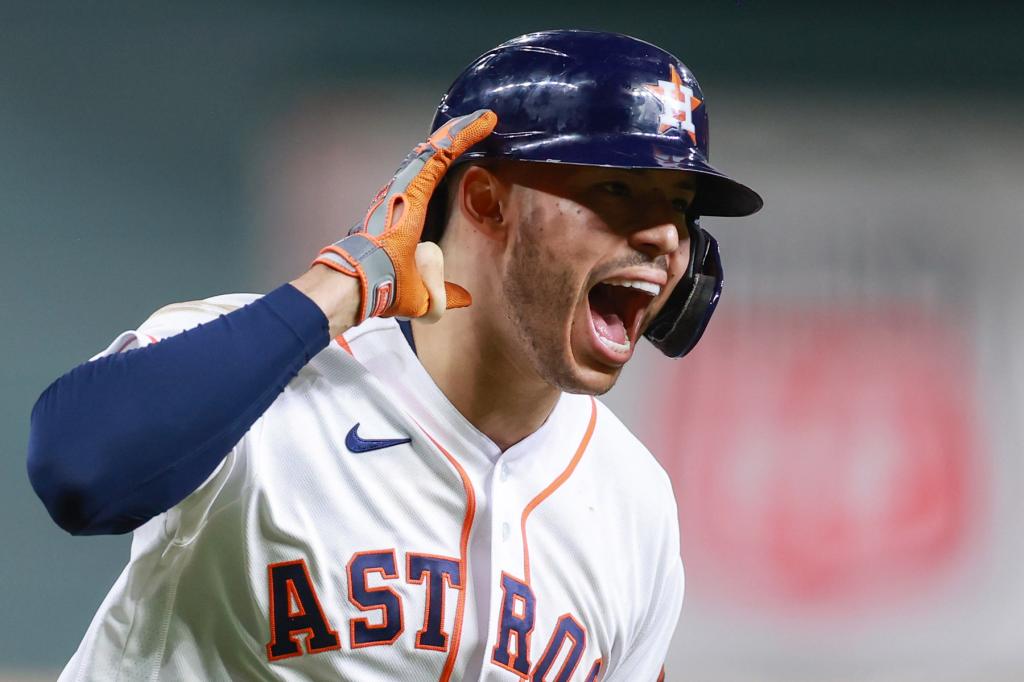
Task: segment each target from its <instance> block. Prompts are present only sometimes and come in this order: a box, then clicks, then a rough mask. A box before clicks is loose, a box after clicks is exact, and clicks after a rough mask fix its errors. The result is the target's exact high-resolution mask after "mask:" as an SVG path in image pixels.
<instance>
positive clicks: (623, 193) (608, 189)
mask: <svg viewBox="0 0 1024 682" xmlns="http://www.w3.org/2000/svg"><path fill="white" fill-rule="evenodd" d="M597 188H598V189H599V190H601V191H602V192H604V193H605V194H610V195H612V196H615V197H628V196H630V195H631V194H632V193H631V192H630V190H629V185H627V184H626V183H624V182H618V181H615V180H609V181H608V182H602V183H599V184H598V185H597Z"/></svg>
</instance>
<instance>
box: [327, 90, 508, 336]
mask: <svg viewBox="0 0 1024 682" xmlns="http://www.w3.org/2000/svg"><path fill="white" fill-rule="evenodd" d="M497 123H498V117H497V116H496V115H495V114H494V112H493V111H490V110H488V109H481V110H479V111H475V112H473V113H472V114H467V115H466V116H460V117H459V118H453V119H452V120H451V121H448V123H445V124H444V125H443V126H441V127H440V128H438V129H437V130H436V131H434V133H433V134H432V135H431V136H430V137H429V138H427V140H426V141H425V142H423V143H422V144H419V145H417V146H416V148H415V149H413V150H412V152H410V153H409V155H408V156H407V157H405V161H404V162H402V165H401V166H400V167H399V169H398V170H397V171H396V172H395V175H394V177H392V178H391V181H390V182H389V183H388V184H386V185H384V187H382V188H381V189H380V191H379V192H377V196H376V197H374V199H373V202H372V203H371V204H370V208H369V210H368V211H367V212H366V218H365V219H364V220H363V222H362V224H359V225H356V226H355V227H353V228H352V229H351V230H349V233H348V236H346V237H344V238H343V239H341V240H340V241H337V242H335V243H334V244H331V245H330V246H327V247H325V248H324V249H323V250H322V251H320V254H319V256H318V257H317V259H316V260H314V261H313V262H314V263H320V264H322V265H326V266H327V267H329V268H332V269H334V270H337V271H338V272H340V273H342V274H345V275H348V276H350V277H355V278H357V279H358V280H359V288H360V292H361V297H362V298H361V302H360V305H359V315H358V318H357V319H356V324H359V323H361V322H362V321H363V320H365V319H366V318H368V317H394V316H400V317H422V316H423V315H425V314H426V313H427V311H428V310H429V308H430V296H429V294H428V293H427V288H426V286H424V284H423V280H422V279H421V277H420V274H419V271H418V270H417V269H416V260H415V253H416V245H417V244H418V243H419V241H420V236H421V235H422V234H423V223H424V221H425V220H426V217H427V205H428V204H429V202H430V196H431V194H433V193H434V190H435V189H436V188H437V185H438V184H439V183H440V182H441V178H442V177H444V174H445V172H446V171H447V170H448V167H449V166H450V165H451V163H452V160H454V159H455V158H457V157H458V156H459V155H460V154H462V153H463V152H465V151H466V150H467V149H469V148H470V147H472V146H473V145H474V144H476V143H477V142H479V141H480V140H482V139H484V138H485V137H487V136H488V135H490V134H491V131H492V130H494V126H495V125H496V124H497ZM444 287H445V293H447V295H448V304H447V308H449V309H451V308H464V307H466V306H468V305H469V304H470V302H471V301H472V298H471V297H470V295H469V292H468V291H466V290H465V289H463V288H462V287H460V286H458V285H457V284H452V283H451V282H445V283H444Z"/></svg>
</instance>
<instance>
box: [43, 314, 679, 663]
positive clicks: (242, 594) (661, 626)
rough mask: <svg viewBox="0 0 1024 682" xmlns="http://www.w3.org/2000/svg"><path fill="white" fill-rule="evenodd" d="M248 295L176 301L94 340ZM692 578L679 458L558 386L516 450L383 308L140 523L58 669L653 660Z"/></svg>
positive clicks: (191, 318)
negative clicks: (675, 480)
mask: <svg viewBox="0 0 1024 682" xmlns="http://www.w3.org/2000/svg"><path fill="white" fill-rule="evenodd" d="M255 298H256V296H254V295H242V294H239V295H230V296H219V297H215V298H211V299H207V300H206V301H200V302H193V303H183V304H177V305H172V306H168V307H167V308H164V309H162V310H161V311H159V312H158V313H157V314H155V315H154V316H153V317H151V318H150V319H149V320H147V321H146V322H145V323H144V324H143V325H142V326H141V328H140V329H139V330H137V331H129V332H125V333H124V334H122V335H121V336H119V337H118V338H117V339H116V340H115V341H114V343H113V344H112V345H111V346H110V347H109V348H108V349H107V350H106V351H105V352H104V353H101V355H103V354H107V353H114V352H118V351H121V350H127V349H129V348H135V347H139V346H144V345H147V344H149V343H152V342H155V341H158V340H159V339H160V338H163V337H166V336H170V335H173V334H176V333H178V332H179V331H181V330H183V329H186V328H189V327H192V326H195V325H196V324H199V323H201V322H205V321H208V320H210V319H213V318H215V317H216V316H217V315H220V314H224V313H226V312H229V311H230V310H233V309H235V308H237V307H239V306H241V305H245V304H246V303H249V302H251V301H252V300H254V299H255ZM252 343H259V339H253V340H252ZM182 381H188V377H182ZM682 597H683V568H682V563H681V561H680V558H679V544H678V523H677V517H676V506H675V500H674V497H673V494H672V489H671V485H670V483H669V479H668V477H667V475H666V474H665V472H664V471H663V470H662V468H661V467H660V466H659V465H658V464H657V462H656V461H655V460H654V458H653V457H652V456H651V455H650V453H649V452H648V451H647V450H646V449H645V448H644V447H643V446H642V445H641V444H640V443H639V442H638V441H637V440H636V438H634V437H633V435H632V434H630V433H629V431H628V430H627V429H626V428H625V427H624V426H623V425H622V424H621V423H620V422H619V421H618V420H617V419H616V418H615V416H614V415H612V413H611V412H610V411H609V410H608V409H607V408H606V407H604V406H603V405H602V404H601V403H600V402H598V401H597V400H595V399H592V398H590V397H588V396H580V395H571V394H562V396H561V397H560V398H559V400H558V403H557V405H556V406H555V409H554V411H553V412H552V414H551V415H550V416H549V417H548V419H547V421H546V422H545V423H544V425H543V426H541V428H540V429H539V430H537V431H536V432H535V433H533V434H532V435H530V436H529V437H527V438H526V439H524V440H523V441H521V442H519V443H517V444H516V445H514V446H512V447H510V448H509V449H507V450H506V451H504V452H501V451H500V450H499V448H498V447H497V446H496V445H495V444H494V443H493V442H491V441H490V440H489V439H488V438H487V437H486V436H485V435H484V434H482V433H480V432H479V431H477V430H476V429H475V428H474V427H473V426H472V424H470V423H469V422H468V421H466V419H465V418H464V417H463V416H462V415H461V414H460V413H459V412H458V411H457V410H456V409H455V408H454V407H453V406H452V405H451V403H449V402H448V400H447V399H446V398H445V396H444V394H443V393H442V392H441V391H440V389H439V388H438V387H437V386H436V385H435V384H434V382H433V381H432V380H431V378H430V376H429V375H428V374H427V372H426V371H425V370H424V368H423V366H422V365H421V364H420V363H419V361H418V360H417V358H416V355H415V353H414V352H413V350H412V349H411V348H410V346H409V344H408V343H407V342H406V340H405V338H404V336H403V334H402V331H401V329H400V327H399V326H398V324H397V323H396V322H395V321H394V320H392V319H371V320H369V321H367V322H365V323H364V324H362V325H360V326H359V327H356V328H353V329H351V330H349V331H348V332H347V333H346V334H345V335H344V338H341V337H339V339H336V340H335V341H334V342H332V343H331V344H330V346H329V347H328V348H327V349H325V350H324V351H322V352H321V353H320V354H318V355H317V356H316V357H315V358H314V359H313V360H312V361H311V362H310V363H309V364H308V365H307V366H306V367H305V368H303V369H302V370H301V371H300V372H299V373H298V375H297V376H296V377H295V378H294V379H293V380H292V381H291V382H290V383H289V384H288V386H287V387H286V388H285V390H284V392H283V393H282V394H281V395H280V396H279V397H278V398H277V400H276V401H275V402H274V403H273V404H272V405H271V406H270V408H269V409H268V410H267V411H266V412H265V413H264V414H263V416H262V417H261V418H260V419H259V420H258V421H257V422H256V423H255V424H254V425H253V426H252V428H251V429H250V430H249V431H248V433H247V434H246V435H245V436H244V437H243V438H242V440H241V441H240V442H239V443H238V444H237V445H236V446H235V447H234V449H232V451H231V452H230V454H228V456H227V457H226V459H225V460H224V461H223V463H222V464H221V465H220V466H219V468H218V469H217V470H216V471H215V472H214V473H213V474H212V475H211V476H210V477H209V478H208V479H207V481H206V482H205V483H204V484H203V485H202V486H201V487H200V488H199V489H198V490H196V491H195V492H194V493H192V494H191V495H190V496H188V497H187V498H186V499H185V500H184V501H182V502H181V503H180V504H178V505H177V506H175V507H174V508H172V509H171V510H169V511H168V512H166V513H164V514H161V515H159V516H157V517H155V518H153V519H151V520H150V521H149V522H147V523H146V524H144V525H143V526H141V527H140V528H138V529H137V530H136V531H135V533H134V538H133V542H132V550H131V558H130V561H129V563H128V565H127V567H126V568H125V569H124V571H123V572H122V574H121V576H120V577H119V578H118V580H117V582H116V583H115V585H114V586H113V588H112V589H111V591H110V593H109V594H108V595H107V597H106V599H105V600H104V601H103V604H102V606H101V607H100V609H99V611H98V613H97V614H96V616H95V617H94V618H93V621H92V624H91V625H90V627H89V630H88V632H87V633H86V635H85V638H84V640H83V641H82V643H81V645H80V646H79V648H78V651H77V652H76V653H75V655H74V657H73V658H72V660H71V661H70V663H69V664H68V666H67V667H66V668H65V670H64V673H63V675H62V676H61V678H60V679H61V680H63V681H69V680H103V681H105V682H115V681H117V680H358V681H361V682H362V681H366V680H435V679H436V680H493V681H495V682H497V681H508V680H520V679H527V678H528V679H531V680H546V681H548V682H554V681H556V680H557V681H560V682H565V681H568V680H578V681H581V682H582V681H586V682H591V681H593V680H622V681H629V682H634V681H637V680H650V681H652V682H653V681H654V680H655V679H657V678H658V676H659V672H660V671H661V668H662V663H663V661H664V658H665V653H666V650H667V648H668V644H669V640H670V638H671V636H672V633H673V630H674V629H675V626H676V621H677V618H678V615H679V609H680V607H681V603H682Z"/></svg>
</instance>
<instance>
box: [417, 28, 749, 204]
mask: <svg viewBox="0 0 1024 682" xmlns="http://www.w3.org/2000/svg"><path fill="white" fill-rule="evenodd" d="M477 109H490V110H492V111H494V113H496V114H497V115H498V126H497V128H495V130H494V132H493V133H492V134H491V135H490V136H489V137H487V139H485V140H484V141H482V142H481V143H480V144H478V145H476V146H474V147H473V148H471V149H470V150H469V151H468V152H466V153H465V154H464V155H463V156H462V157H461V158H460V159H459V160H458V161H457V163H463V162H466V161H471V160H473V159H480V158H504V159H516V160H521V161H547V162H556V163H570V164H581V165H587V166H612V167H615V168H665V169H672V170H683V171H689V172H691V173H695V174H696V177H697V193H696V198H695V202H694V206H693V207H692V208H693V211H694V213H695V214H697V215H711V216H744V215H750V214H751V213H754V212H756V211H757V210H759V209H760V208H761V205H762V203H763V202H762V200H761V197H760V196H758V195H757V193H756V192H754V191H753V190H752V189H750V188H749V187H747V186H745V185H742V184H740V183H738V182H736V181H735V180H732V179H731V178H729V177H727V176H726V175H725V174H723V173H721V172H719V171H718V170H716V169H715V168H714V167H712V166H711V164H710V163H709V161H708V115H707V106H706V104H705V102H704V94H703V93H702V92H701V89H700V86H699V85H698V84H697V79H696V78H694V76H693V73H691V72H690V70H689V69H688V68H686V65H685V64H683V63H682V62H681V61H679V60H678V59H677V58H676V57H674V56H672V55H671V54H669V53H668V52H666V51H664V50H662V49H661V48H659V47H656V46H654V45H651V44H650V43H646V42H644V41H642V40H637V39H636V38H631V37H629V36H624V35H620V34H617V33H602V32H596V31H569V30H560V31H541V32H538V33H529V34H527V35H524V36H520V37H518V38H514V39H512V40H510V41H508V42H506V43H503V44H501V45H499V46H498V47H496V48H494V49H493V50H490V51H488V52H486V53H484V54H482V55H480V56H479V57H477V59H476V60H475V61H474V62H473V63H472V64H470V65H469V66H468V67H466V69H465V70H464V71H463V72H462V73H461V74H459V76H458V78H456V79H455V82H454V83H452V85H451V87H450V88H449V89H448V92H447V93H445V95H444V97H443V98H442V99H441V103H440V105H439V106H438V108H437V113H436V114H435V115H434V121H433V123H432V124H431V130H432V131H433V130H437V129H438V128H439V127H441V126H442V125H444V124H445V123H447V122H448V121H449V120H450V119H452V118H455V117H456V116H462V115H464V114H469V113H472V112H473V111H476V110H477Z"/></svg>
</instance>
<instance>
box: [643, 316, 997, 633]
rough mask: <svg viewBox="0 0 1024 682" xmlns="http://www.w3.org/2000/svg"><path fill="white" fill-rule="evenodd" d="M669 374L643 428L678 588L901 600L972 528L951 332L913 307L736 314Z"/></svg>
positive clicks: (973, 443) (838, 605) (845, 604)
mask: <svg viewBox="0 0 1024 682" xmlns="http://www.w3.org/2000/svg"><path fill="white" fill-rule="evenodd" d="M670 371H671V372H673V376H672V379H671V380H670V381H666V382H662V383H661V385H663V386H665V387H666V388H665V390H666V394H665V395H664V396H663V397H662V398H661V400H660V401H659V403H658V404H659V405H661V406H662V407H661V408H660V409H661V414H660V415H652V417H653V418H654V423H652V424H650V425H649V426H648V428H647V433H648V434H653V438H650V437H648V438H647V440H648V442H649V443H650V444H651V446H652V450H653V451H654V452H655V453H656V454H657V455H658V457H659V459H660V460H661V461H662V463H663V464H664V465H665V466H666V468H667V469H668V470H669V473H670V474H671V476H672V479H673V483H674V485H675V489H676V496H677V498H678V500H679V511H680V523H681V529H682V543H683V544H682V546H683V556H684V560H685V563H686V568H687V590H688V593H690V594H691V596H708V597H713V598H714V599H716V600H719V601H721V600H723V599H724V600H728V601H732V602H735V603H738V604H745V605H750V606H758V607H763V606H769V607H773V608H775V607H782V606H792V607H795V608H807V607H811V608H815V609H822V608H824V609H830V608H834V609H837V610H839V611H841V612H843V613H847V612H849V610H850V609H851V608H852V609H857V608H861V607H864V606H871V605H876V604H890V605H892V604H894V603H903V602H905V600H906V599H912V598H916V596H918V595H920V594H921V593H922V591H927V589H928V587H929V585H932V586H934V585H936V584H938V582H939V581H940V580H941V578H942V576H943V575H944V574H946V573H947V572H948V570H949V569H950V568H951V567H954V566H955V565H956V564H957V559H958V558H960V557H962V556H963V554H964V549H965V548H966V547H967V546H968V545H969V543H970V542H971V541H972V538H973V535H972V534H976V532H977V530H978V528H977V525H978V524H977V523H976V521H977V517H978V511H979V508H980V505H981V504H983V503H984V499H983V496H982V495H981V494H980V490H979V482H980V481H981V480H982V478H981V476H980V473H981V468H982V461H983V459H982V458H983V451H982V448H981V447H980V444H979V436H978V428H977V425H976V415H977V413H978V406H977V404H976V402H975V381H976V377H975V374H974V371H973V369H972V363H971V361H970V358H969V357H968V355H967V346H966V345H965V344H964V343H963V341H962V338H961V330H960V329H959V328H957V327H954V326H952V325H950V324H945V323H943V322H942V321H940V320H937V319H936V318H934V317H928V316H925V315H923V314H922V313H920V312H919V311H917V310H914V309H908V310H903V309H898V308H889V309H858V310H840V311H838V312H837V311H834V310H827V311H826V310H789V311H785V312H780V311H773V312H771V313H770V314H769V313H766V312H765V313H761V312H756V313H749V314H744V315H737V314H736V313H733V316H732V317H728V316H725V317H723V318H721V319H716V320H715V321H714V322H713V323H712V324H711V326H710V328H709V330H708V334H707V336H706V337H705V339H704V340H703V341H702V342H701V345H700V347H699V348H698V349H697V351H695V352H694V353H693V354H692V356H691V357H689V358H687V359H686V360H685V361H683V362H681V363H678V364H676V365H675V366H673V368H672V369H671V370H670Z"/></svg>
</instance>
